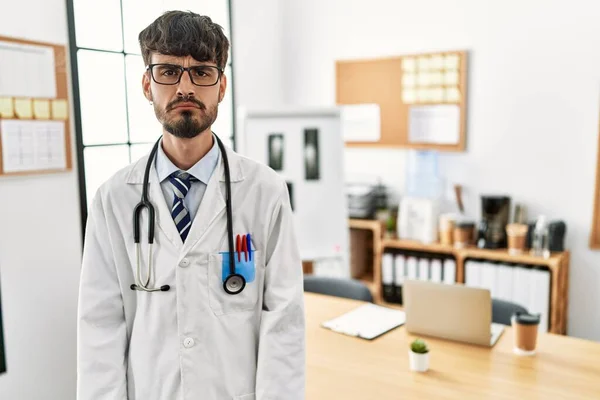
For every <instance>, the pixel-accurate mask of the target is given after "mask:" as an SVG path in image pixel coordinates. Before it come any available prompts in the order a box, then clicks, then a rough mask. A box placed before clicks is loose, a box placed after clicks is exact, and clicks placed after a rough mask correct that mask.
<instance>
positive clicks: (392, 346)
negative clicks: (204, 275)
mask: <svg viewBox="0 0 600 400" xmlns="http://www.w3.org/2000/svg"><path fill="white" fill-rule="evenodd" d="M305 301H306V314H307V321H306V324H307V333H306V340H307V355H306V357H307V389H306V398H307V399H310V400H321V399H345V400H353V399H361V400H363V399H374V400H386V399H399V398H406V399H528V400H529V399H600V343H596V342H592V341H586V340H582V339H576V338H572V337H567V336H562V335H554V334H540V335H539V337H538V347H537V355H535V356H533V357H521V356H517V355H514V354H513V353H512V330H511V328H510V327H507V328H506V330H505V331H504V333H503V334H502V336H501V337H500V339H499V341H498V343H496V345H495V346H494V347H493V348H485V347H479V346H472V345H467V344H461V343H456V342H450V341H445V340H438V339H434V338H425V339H426V341H427V343H428V345H429V347H430V349H431V350H430V352H431V353H430V364H429V371H428V372H425V373H417V372H412V371H410V370H409V367H408V345H409V343H410V341H411V340H412V339H413V338H414V336H412V335H410V334H408V333H407V332H406V330H405V329H404V327H400V328H396V329H395V330H393V331H390V332H388V333H386V334H384V335H383V336H380V337H379V338H377V339H375V340H372V341H367V340H364V339H359V338H353V337H349V336H344V335H342V334H339V333H336V332H332V331H330V330H327V329H325V328H322V327H321V326H320V324H321V322H323V321H325V320H328V319H331V318H333V317H337V316H339V315H341V314H343V313H345V312H347V311H350V310H352V309H354V308H355V307H357V306H359V305H360V304H362V303H360V302H356V301H352V300H347V299H341V298H335V297H330V296H323V295H317V294H312V293H306V294H305Z"/></svg>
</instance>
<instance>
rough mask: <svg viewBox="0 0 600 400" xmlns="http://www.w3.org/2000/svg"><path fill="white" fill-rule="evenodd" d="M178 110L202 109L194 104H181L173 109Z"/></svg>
mask: <svg viewBox="0 0 600 400" xmlns="http://www.w3.org/2000/svg"><path fill="white" fill-rule="evenodd" d="M176 108H200V107H198V106H197V105H196V104H194V103H179V104H177V105H176V106H175V107H173V109H176Z"/></svg>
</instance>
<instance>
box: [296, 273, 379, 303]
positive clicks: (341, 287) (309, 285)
mask: <svg viewBox="0 0 600 400" xmlns="http://www.w3.org/2000/svg"><path fill="white" fill-rule="evenodd" d="M304 291H305V292H311V293H320V294H326V295H329V296H336V297H344V298H346V299H353V300H362V301H368V302H369V303H372V302H373V295H372V294H371V291H370V290H369V288H368V287H367V286H366V285H365V284H364V283H362V282H360V281H357V280H354V279H343V278H332V277H326V276H316V275H304Z"/></svg>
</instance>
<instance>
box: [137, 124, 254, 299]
mask: <svg viewBox="0 0 600 400" xmlns="http://www.w3.org/2000/svg"><path fill="white" fill-rule="evenodd" d="M213 137H214V138H215V140H216V141H217V144H218V145H219V149H220V150H221V154H222V155H223V165H224V167H225V186H226V192H227V198H226V202H225V203H226V210H227V236H228V239H229V240H228V241H229V275H228V276H227V278H226V279H225V282H223V289H224V290H225V292H227V293H229V294H238V293H241V291H242V290H244V287H245V286H246V279H245V278H244V277H243V276H242V275H240V274H237V273H236V272H235V256H234V252H233V249H234V247H233V217H232V214H233V213H232V210H231V177H230V174H229V161H228V159H227V152H226V150H225V146H224V145H223V143H222V142H221V139H219V138H218V137H217V136H216V135H213ZM160 139H161V138H159V139H158V140H157V141H156V143H155V144H154V147H153V148H152V151H151V152H150V157H149V158H148V162H147V163H146V171H145V172H144V184H143V186H142V198H141V200H140V202H139V203H138V204H137V206H135V209H134V210H133V239H134V241H135V247H136V249H135V252H136V264H137V284H135V283H134V284H132V285H131V286H130V287H131V290H140V291H144V292H157V291H162V292H166V291H168V290H169V289H171V286H169V285H162V286H161V287H149V284H150V280H151V276H152V245H153V243H154V222H155V218H156V217H155V213H154V206H153V205H152V203H151V202H150V200H148V180H149V177H150V167H151V165H152V162H153V161H155V160H156V152H157V151H158V146H159V145H160ZM144 208H145V209H147V210H148V273H147V274H146V280H142V276H141V267H140V214H141V212H142V210H143V209H144Z"/></svg>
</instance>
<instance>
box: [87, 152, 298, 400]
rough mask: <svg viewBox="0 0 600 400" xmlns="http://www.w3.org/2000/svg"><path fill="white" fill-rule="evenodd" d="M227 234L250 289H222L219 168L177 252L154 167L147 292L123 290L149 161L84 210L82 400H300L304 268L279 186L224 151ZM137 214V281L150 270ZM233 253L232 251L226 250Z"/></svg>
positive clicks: (264, 171)
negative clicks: (229, 213) (243, 249)
mask: <svg viewBox="0 0 600 400" xmlns="http://www.w3.org/2000/svg"><path fill="white" fill-rule="evenodd" d="M227 155H228V157H229V164H230V171H231V190H232V205H233V231H234V235H236V234H246V233H250V234H251V236H252V245H253V248H254V249H255V250H256V251H255V253H253V254H254V256H255V260H256V263H255V264H256V279H255V280H254V281H253V282H249V283H247V285H246V287H245V289H244V291H243V292H242V293H240V294H237V295H229V294H227V293H226V292H225V291H224V290H223V285H222V278H221V257H222V256H221V255H220V254H219V253H220V252H224V251H228V250H229V248H228V240H227V228H226V212H225V193H226V192H225V176H224V168H223V157H221V161H220V162H219V164H218V165H217V168H216V169H215V172H214V173H213V175H212V177H211V179H210V181H209V183H208V185H207V188H206V192H205V195H204V198H203V200H202V202H201V204H200V208H199V209H198V212H197V214H196V216H195V218H194V221H193V223H192V226H191V231H190V233H189V235H188V237H187V239H186V242H185V244H184V243H182V241H181V239H180V236H179V233H178V232H177V228H176V227H175V224H174V222H173V219H172V217H171V214H170V210H169V207H168V206H167V204H166V202H165V199H164V196H163V193H162V191H161V188H160V185H159V183H158V176H157V174H156V168H154V167H153V168H151V174H150V180H149V191H148V192H149V198H150V201H151V202H152V203H153V205H154V208H155V210H156V224H155V242H154V246H153V279H152V280H151V284H150V285H151V286H153V287H160V286H162V285H170V287H171V289H170V290H169V291H167V292H160V291H159V292H152V293H147V292H142V291H136V290H131V288H130V285H131V284H132V283H136V282H135V276H136V253H135V245H134V240H133V209H134V207H135V206H136V204H137V203H138V202H139V201H140V196H141V191H142V182H143V178H144V169H145V166H146V162H147V160H148V156H146V157H144V158H142V159H141V160H139V161H138V162H136V163H134V164H132V165H130V166H128V167H126V168H124V169H122V170H121V171H119V172H118V173H116V174H115V175H114V176H113V177H112V178H111V179H110V180H109V181H108V182H106V183H105V184H104V185H103V186H102V187H101V188H100V189H99V190H98V192H97V194H96V196H95V198H94V200H93V204H92V206H91V209H90V212H89V216H88V223H87V229H86V235H85V248H84V255H83V266H82V271H81V282H80V292H79V310H78V366H77V371H78V380H77V398H78V400H102V399H106V400H124V399H127V400H199V399H218V400H222V399H243V400H252V399H260V400H263V399H274V400H275V399H276V400H281V399H286V400H290V399H304V396H305V389H304V387H305V319H304V300H303V298H304V297H303V284H302V264H301V260H300V256H299V251H298V248H297V243H296V237H295V234H294V229H293V224H292V211H291V207H290V201H289V195H288V191H287V187H286V184H285V182H284V181H283V179H282V178H280V177H279V175H277V174H276V173H275V172H274V171H272V170H271V169H270V168H268V167H266V166H264V165H261V164H258V163H256V162H254V161H252V160H250V159H247V158H245V157H242V156H240V155H238V154H236V153H234V152H233V151H232V150H231V149H227ZM147 227H148V220H147V213H145V212H144V213H143V214H142V218H141V222H140V232H141V243H142V247H141V249H142V251H141V260H142V277H144V276H146V273H147V272H146V271H147V262H148V245H147ZM234 250H235V249H234Z"/></svg>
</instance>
